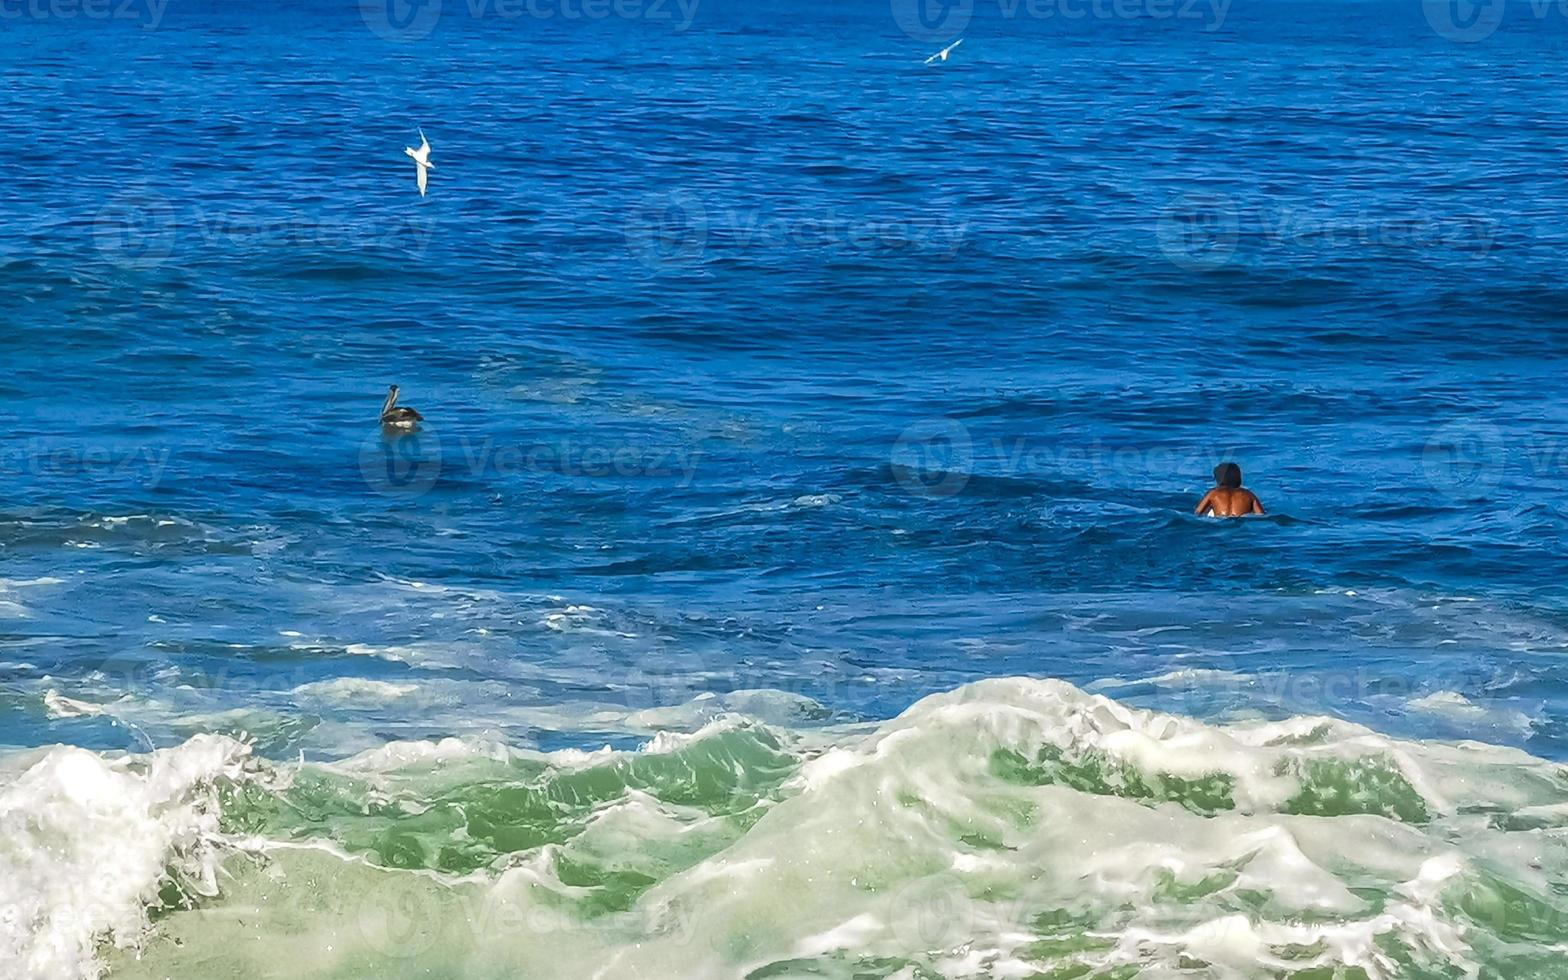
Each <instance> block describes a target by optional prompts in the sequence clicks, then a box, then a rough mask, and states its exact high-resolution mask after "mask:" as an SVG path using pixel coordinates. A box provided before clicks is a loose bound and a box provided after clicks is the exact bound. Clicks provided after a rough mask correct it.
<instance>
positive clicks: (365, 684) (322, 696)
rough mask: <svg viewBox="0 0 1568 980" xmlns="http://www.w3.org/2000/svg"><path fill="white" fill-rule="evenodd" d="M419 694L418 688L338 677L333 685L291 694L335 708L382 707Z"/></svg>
mask: <svg viewBox="0 0 1568 980" xmlns="http://www.w3.org/2000/svg"><path fill="white" fill-rule="evenodd" d="M417 690H419V685H418V684H393V683H390V682H388V681H378V680H371V679H368V678H364V677H338V678H334V679H333V680H330V681H314V682H312V683H310V684H301V685H300V686H298V687H296V688H294V690H293V691H292V692H291V693H292V694H293V696H294V697H295V698H296V699H300V700H304V701H324V702H327V703H329V704H335V705H345V706H354V705H379V704H388V703H391V702H393V701H397V700H398V699H400V698H405V697H407V696H408V695H410V694H413V693H414V692H415V691H417Z"/></svg>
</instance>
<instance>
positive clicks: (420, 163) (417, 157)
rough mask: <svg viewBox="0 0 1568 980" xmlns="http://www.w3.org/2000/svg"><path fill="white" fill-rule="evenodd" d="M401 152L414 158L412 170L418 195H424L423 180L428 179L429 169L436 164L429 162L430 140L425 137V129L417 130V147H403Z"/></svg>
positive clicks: (432, 168) (433, 167)
mask: <svg viewBox="0 0 1568 980" xmlns="http://www.w3.org/2000/svg"><path fill="white" fill-rule="evenodd" d="M403 152H404V153H407V154H408V155H409V156H411V157H413V158H414V171H415V174H416V175H417V176H418V178H419V196H420V197H424V196H425V182H426V181H427V180H429V179H430V171H432V170H434V169H436V165H435V164H433V163H431V162H430V141H429V140H427V139H425V131H424V130H423V129H421V130H420V131H419V149H417V150H416V149H414V148H413V147H412V146H405V147H403Z"/></svg>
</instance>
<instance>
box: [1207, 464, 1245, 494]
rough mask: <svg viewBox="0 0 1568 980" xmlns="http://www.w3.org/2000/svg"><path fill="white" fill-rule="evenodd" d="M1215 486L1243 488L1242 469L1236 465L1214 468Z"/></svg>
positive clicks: (1222, 465)
mask: <svg viewBox="0 0 1568 980" xmlns="http://www.w3.org/2000/svg"><path fill="white" fill-rule="evenodd" d="M1214 485H1215V486H1217V487H1227V488H1234V487H1239V486H1241V467H1239V466H1237V465H1236V464H1235V463H1221V464H1220V465H1218V466H1216V467H1214Z"/></svg>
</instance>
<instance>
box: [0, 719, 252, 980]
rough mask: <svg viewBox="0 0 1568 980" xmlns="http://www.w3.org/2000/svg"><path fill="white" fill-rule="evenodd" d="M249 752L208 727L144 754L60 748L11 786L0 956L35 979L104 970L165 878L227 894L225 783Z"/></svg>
mask: <svg viewBox="0 0 1568 980" xmlns="http://www.w3.org/2000/svg"><path fill="white" fill-rule="evenodd" d="M246 755H247V749H246V748H245V746H243V745H241V744H240V743H238V742H235V741H233V740H230V739H225V738H219V737H214V736H198V737H196V738H193V739H191V740H190V741H189V742H186V743H185V744H184V745H182V746H180V747H179V748H176V749H169V750H165V751H162V752H157V753H154V754H152V755H150V756H147V757H145V758H142V759H140V760H131V759H126V758H122V759H106V758H104V757H102V756H99V755H96V754H94V753H92V752H88V751H86V750H84V749H77V748H57V749H53V750H51V751H49V752H48V753H47V754H46V755H44V756H43V757H42V758H41V759H39V760H38V761H36V762H34V763H33V764H32V765H31V766H30V767H29V768H28V769H27V770H26V771H25V772H23V773H22V774H21V775H20V776H18V777H17V778H16V779H15V780H14V781H12V782H10V783H9V784H8V785H6V786H5V787H4V788H3V790H0V908H3V909H4V910H5V911H4V914H0V962H3V963H5V964H7V965H8V966H7V969H8V970H13V969H14V970H16V971H17V972H16V973H15V974H11V975H13V976H18V977H24V978H28V980H77V978H83V977H96V976H98V975H99V973H100V965H99V962H98V961H97V959H96V958H95V956H94V948H95V946H96V944H97V943H99V942H100V941H108V942H111V943H116V944H119V945H122V946H123V945H129V944H132V943H135V942H136V941H137V940H138V939H139V938H140V937H141V934H142V930H143V929H144V928H145V926H146V923H147V909H148V907H149V906H150V904H151V903H152V902H153V900H154V898H155V896H156V894H157V891H158V888H159V885H160V882H162V881H164V880H165V879H166V878H167V877H168V876H169V875H170V874H174V875H177V876H178V877H179V878H180V880H181V881H182V883H184V884H185V886H186V887H189V888H192V889H194V890H196V891H200V892H204V893H209V894H211V893H215V892H216V890H217V884H216V880H215V877H214V871H215V866H216V851H215V850H214V847H213V843H214V841H215V840H216V834H217V829H218V826H217V805H216V800H215V797H214V795H213V792H212V785H213V781H214V780H216V779H218V778H219V777H222V776H225V775H229V776H233V775H236V774H237V773H238V771H239V768H240V766H241V764H242V763H243V761H244V759H245V757H246Z"/></svg>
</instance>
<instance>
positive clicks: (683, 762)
mask: <svg viewBox="0 0 1568 980" xmlns="http://www.w3.org/2000/svg"><path fill="white" fill-rule="evenodd" d="M219 787H220V791H219V809H220V811H221V821H220V823H221V828H222V832H223V835H224V838H225V840H227V842H228V845H227V846H228V847H229V856H228V857H227V858H226V859H225V860H224V863H223V869H222V870H223V874H221V875H220V876H219V878H218V887H217V894H215V895H212V896H209V897H201V896H199V895H196V894H195V893H194V891H192V890H191V889H189V888H185V889H183V890H182V889H181V888H178V887H175V886H172V885H171V886H170V887H169V888H167V889H166V890H165V894H164V896H163V897H164V899H165V900H166V901H168V902H169V904H170V907H169V908H167V909H165V910H164V911H163V912H162V913H161V914H160V915H159V916H158V917H157V919H156V921H155V923H154V924H153V926H152V928H151V930H150V932H149V933H148V934H147V936H146V938H145V942H144V943H143V944H142V945H141V947H140V948H139V949H136V950H130V949H106V950H105V951H104V953H103V960H104V962H105V963H106V964H107V965H108V966H109V969H110V972H109V975H110V976H111V977H127V978H128V977H137V978H143V977H146V978H150V977H198V976H199V977H203V978H214V980H216V978H229V977H232V978H267V977H284V976H287V977H305V978H317V977H319V978H329V977H330V978H350V977H353V978H363V977H377V978H399V977H464V978H468V977H473V978H495V980H502V978H506V980H516V978H532V977H540V978H555V977H561V978H576V977H583V978H588V977H604V978H615V980H622V978H650V980H651V978H659V980H666V978H674V977H680V978H702V977H715V978H719V977H736V978H748V980H764V978H804V977H829V978H842V980H850V978H872V977H887V978H900V980H920V978H927V980H930V978H952V980H957V978H967V977H1028V978H1063V980H1065V978H1134V977H1146V978H1149V980H1155V978H1160V980H1163V978H1168V977H1201V978H1232V977H1234V978H1256V977H1279V978H1291V980H1351V978H1360V980H1392V978H1398V980H1406V978H1413V980H1428V978H1430V980H1448V978H1455V980H1457V978H1491V977H1495V978H1499V980H1502V978H1509V980H1515V978H1541V980H1546V978H1561V977H1562V976H1564V975H1565V974H1564V972H1563V969H1564V968H1563V966H1562V957H1561V953H1560V952H1556V951H1555V950H1556V949H1557V948H1560V947H1561V944H1563V943H1565V942H1568V920H1565V913H1568V896H1565V895H1564V891H1565V889H1568V853H1565V849H1564V846H1563V844H1562V843H1561V840H1562V838H1563V834H1562V829H1563V827H1564V826H1565V825H1568V779H1565V776H1564V773H1563V772H1562V771H1561V770H1560V769H1559V768H1558V767H1556V766H1553V765H1551V764H1548V763H1544V762H1541V761H1540V760H1536V759H1532V758H1530V757H1528V756H1525V755H1523V754H1521V753H1517V752H1513V751H1509V750H1501V749H1492V748H1488V747H1485V746H1480V745H1475V744H1469V743H1466V744H1463V745H1448V744H1438V743H1403V742H1395V741H1393V740H1389V739H1386V738H1383V737H1381V736H1378V735H1376V734H1375V733H1373V732H1370V731H1367V730H1365V729H1360V728H1356V727H1354V726H1350V725H1346V724H1342V723H1338V722H1332V721H1325V720H1323V719H1297V720H1293V721H1287V722H1282V723H1276V724H1253V725H1244V726H1235V727H1228V728H1226V727H1214V726H1207V725H1203V724H1200V723H1197V722H1195V721H1191V720H1188V719H1182V718H1176V717H1171V716H1163V715H1156V714H1152V713H1149V712H1143V711H1137V710H1133V709H1128V708H1124V707H1122V706H1121V705H1118V704H1116V703H1115V702H1113V701H1109V700H1107V699H1105V698H1099V697H1090V696H1088V695H1085V694H1083V693H1082V692H1080V691H1077V690H1076V689H1074V688H1072V687H1070V686H1068V685H1065V684H1061V683H1057V682H1042V681H1032V680H1007V681H988V682H983V683H980V684H976V685H971V686H969V687H966V688H962V689H959V690H957V691H953V692H950V693H948V694H944V695H939V696H937V697H933V698H928V699H927V700H925V701H923V702H921V703H920V704H917V705H915V706H914V707H912V708H911V709H910V710H909V711H908V712H906V713H905V714H904V715H903V716H901V717H900V718H897V719H894V720H893V721H891V722H888V723H886V724H884V725H882V726H881V727H880V728H879V729H877V730H876V731H874V732H870V733H864V732H842V733H839V734H836V735H834V734H828V735H822V734H821V733H817V734H813V735H807V734H805V733H800V732H791V731H785V730H780V729H770V728H767V727H764V726H761V725H757V724H753V723H744V722H730V723H721V724H718V725H715V726H711V727H710V728H709V729H705V730H704V731H703V732H701V733H699V734H698V735H696V736H690V737H683V738H681V739H664V738H661V739H660V740H656V743H655V744H654V745H652V746H650V747H649V748H648V749H645V750H643V751H640V752H636V753H608V752H603V753H597V754H587V755H585V754H582V753H573V754H564V755H563V754H558V755H554V756H544V755H528V754H522V753H510V752H503V751H488V750H486V751H481V750H478V749H476V748H474V747H462V746H456V745H455V744H454V745H447V746H429V745H424V746H416V747H410V746H393V747H389V748H388V750H386V751H385V752H378V753H375V754H372V756H368V757H361V758H357V759H355V760H350V761H349V762H348V763H344V764H340V765H335V766H303V767H298V768H295V767H276V768H274V767H270V766H262V767H261V771H260V772H258V773H255V774H253V775H251V776H247V777H241V778H238V779H230V778H225V779H224V780H222V781H220V784H219Z"/></svg>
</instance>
